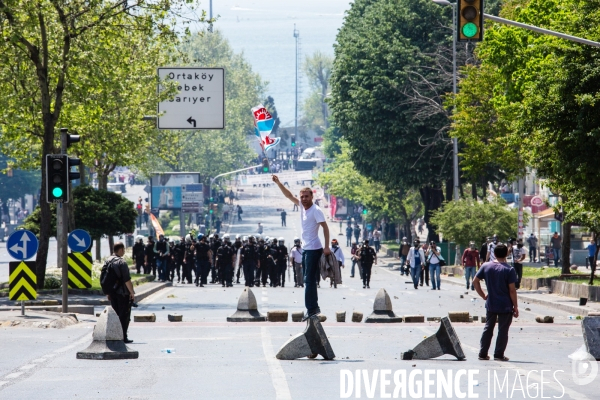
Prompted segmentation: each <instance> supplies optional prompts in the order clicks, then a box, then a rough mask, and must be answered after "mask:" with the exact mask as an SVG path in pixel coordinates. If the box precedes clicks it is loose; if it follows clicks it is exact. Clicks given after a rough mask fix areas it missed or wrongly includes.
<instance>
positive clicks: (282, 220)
mask: <svg viewBox="0 0 600 400" xmlns="http://www.w3.org/2000/svg"><path fill="white" fill-rule="evenodd" d="M286 215H287V213H286V212H285V210H283V211H281V226H287V225H286V224H285V217H286Z"/></svg>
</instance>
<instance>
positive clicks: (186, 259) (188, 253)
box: [181, 234, 196, 284]
mask: <svg viewBox="0 0 600 400" xmlns="http://www.w3.org/2000/svg"><path fill="white" fill-rule="evenodd" d="M195 252H196V248H195V247H194V243H192V237H191V236H190V235H189V234H188V235H186V236H185V252H184V255H183V276H182V277H181V283H185V281H186V280H187V283H188V284H191V283H192V269H194V264H195V260H194V254H195Z"/></svg>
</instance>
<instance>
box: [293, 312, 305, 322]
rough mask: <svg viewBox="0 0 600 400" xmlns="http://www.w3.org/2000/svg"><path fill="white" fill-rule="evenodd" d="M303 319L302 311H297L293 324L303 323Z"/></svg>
mask: <svg viewBox="0 0 600 400" xmlns="http://www.w3.org/2000/svg"><path fill="white" fill-rule="evenodd" d="M302 317H304V313H303V312H302V311H295V312H293V313H292V322H302Z"/></svg>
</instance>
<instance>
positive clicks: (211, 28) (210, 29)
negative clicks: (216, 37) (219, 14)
mask: <svg viewBox="0 0 600 400" xmlns="http://www.w3.org/2000/svg"><path fill="white" fill-rule="evenodd" d="M208 18H209V19H210V20H211V21H212V18H213V13H212V0H210V3H209V6H208ZM208 31H209V32H212V31H213V24H212V22H211V23H210V25H209V26H208Z"/></svg>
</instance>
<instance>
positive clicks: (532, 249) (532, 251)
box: [529, 247, 537, 262]
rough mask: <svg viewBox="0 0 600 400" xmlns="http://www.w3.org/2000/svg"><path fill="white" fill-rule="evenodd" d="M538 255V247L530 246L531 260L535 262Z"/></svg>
mask: <svg viewBox="0 0 600 400" xmlns="http://www.w3.org/2000/svg"><path fill="white" fill-rule="evenodd" d="M536 256H537V249H536V248H535V247H530V248H529V262H534V260H535V258H536Z"/></svg>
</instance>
